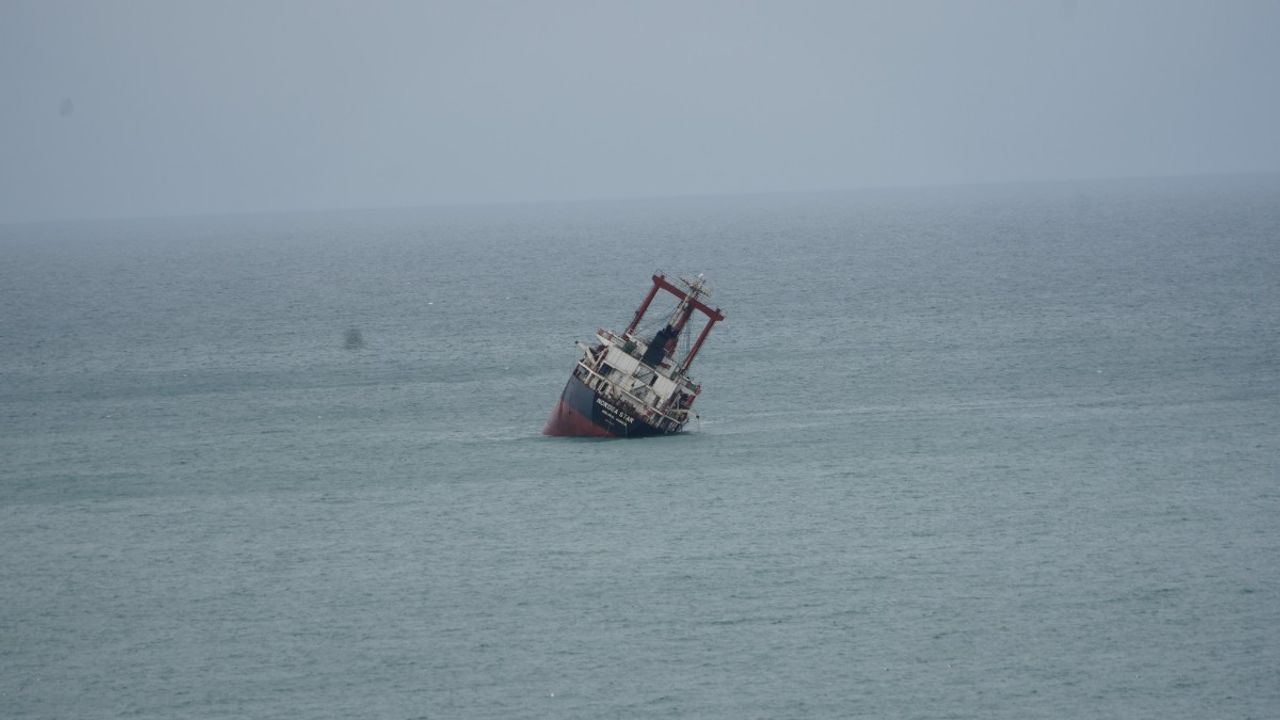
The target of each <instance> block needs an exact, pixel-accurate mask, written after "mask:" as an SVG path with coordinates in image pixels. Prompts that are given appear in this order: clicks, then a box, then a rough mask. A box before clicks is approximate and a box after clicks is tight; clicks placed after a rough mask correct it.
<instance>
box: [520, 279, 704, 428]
mask: <svg viewBox="0 0 1280 720" xmlns="http://www.w3.org/2000/svg"><path fill="white" fill-rule="evenodd" d="M679 282H680V285H676V284H674V283H672V282H671V281H669V280H667V278H666V276H665V275H662V274H658V275H654V276H653V287H652V288H650V289H649V294H648V295H647V296H645V299H644V302H642V303H641V304H640V307H639V308H638V309H637V310H636V313H635V317H634V318H632V320H631V324H630V325H628V326H627V329H626V330H624V331H623V333H622V334H621V335H615V334H613V333H612V332H609V331H608V330H597V331H596V338H597V339H598V340H599V343H598V344H596V345H595V346H594V347H588V346H587V345H584V344H583V343H578V346H579V347H581V348H582V351H583V352H582V358H581V359H580V360H578V364H577V366H576V367H574V369H573V375H571V376H570V377H569V382H568V384H566V385H565V386H564V392H562V393H561V394H560V400H559V402H557V403H556V408H555V410H554V411H552V413H551V418H550V419H549V420H548V421H547V425H546V427H545V428H543V429H542V432H543V433H544V434H547V435H558V436H572V437H645V436H649V435H670V434H673V433H678V432H680V430H681V429H683V428H684V426H685V423H687V422H688V421H689V418H690V417H694V415H693V409H692V408H693V401H694V400H695V399H697V397H698V394H699V393H701V392H702V386H701V385H697V384H695V383H694V382H693V379H692V378H690V377H689V366H690V365H691V364H692V363H693V359H694V357H696V356H697V354H698V351H699V350H701V349H702V343H703V341H705V340H706V339H707V334H708V333H710V332H711V328H712V326H713V325H715V324H716V323H717V322H720V321H721V320H724V315H722V314H721V313H720V308H715V309H712V308H711V307H710V306H708V305H706V304H705V303H703V302H702V299H703V298H706V297H709V296H710V294H711V290H710V289H709V288H708V287H707V284H706V282H705V281H704V280H703V278H702V276H701V275H699V276H698V277H696V278H694V279H692V280H690V279H688V278H684V277H681V278H679ZM659 290H665V291H667V292H669V293H671V294H672V295H674V296H676V297H677V298H679V303H677V305H676V308H675V310H673V311H672V313H671V315H670V317H669V319H668V320H667V322H666V324H665V325H663V327H662V328H661V329H660V330H658V331H657V332H656V333H654V334H653V335H652V337H647V338H646V337H641V336H639V335H637V334H636V328H637V327H638V326H639V325H640V321H641V320H642V319H644V315H645V312H646V311H647V310H648V309H649V304H650V303H651V302H653V298H654V296H655V295H657V294H658V291H659ZM695 310H696V311H698V312H700V313H702V314H703V315H705V316H706V318H707V322H706V325H704V326H703V327H702V332H700V333H699V334H698V339H697V341H696V342H694V343H693V345H692V347H690V348H689V351H688V352H687V353H685V354H684V356H683V357H677V354H676V346H677V345H678V344H679V342H680V338H681V333H684V334H685V336H686V337H687V336H688V335H690V332H689V330H690V329H689V326H688V323H689V318H690V317H691V316H692V315H693V312H694V311H695Z"/></svg>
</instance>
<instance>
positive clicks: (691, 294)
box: [623, 274, 724, 374]
mask: <svg viewBox="0 0 1280 720" xmlns="http://www.w3.org/2000/svg"><path fill="white" fill-rule="evenodd" d="M680 282H681V283H683V284H684V285H685V286H686V287H685V288H681V287H679V286H677V285H675V284H674V283H672V282H671V281H669V280H667V278H666V276H665V275H662V274H656V275H654V276H653V287H651V288H649V293H648V294H647V295H645V298H644V302H642V303H640V307H639V308H637V309H636V314H635V317H633V318H632V320H631V324H630V325H628V326H627V329H626V331H625V332H624V333H623V337H626V336H629V335H631V334H632V333H633V332H635V329H636V327H638V326H639V325H640V321H641V320H642V319H643V318H644V315H645V313H646V312H647V311H648V310H649V305H650V304H651V303H652V302H653V298H654V296H656V295H657V294H658V291H659V290H665V291H667V292H669V293H671V294H672V295H675V296H676V297H677V298H679V299H680V304H679V305H677V306H676V309H675V311H674V312H673V313H672V314H671V319H670V321H669V322H668V323H667V325H666V326H665V327H664V328H663V329H662V330H660V331H658V335H656V336H655V337H654V338H653V342H655V343H657V342H660V343H662V347H661V350H662V352H658V348H656V347H655V348H654V349H653V350H652V351H651V353H652V354H651V353H650V352H646V353H645V356H646V360H648V361H650V362H653V359H654V358H656V359H657V362H661V359H662V357H665V356H667V355H668V354H670V353H671V352H673V351H674V350H675V344H676V342H677V340H678V338H679V336H680V331H682V330H684V327H685V325H686V324H687V323H688V322H689V318H690V317H692V316H693V312H694V311H695V310H696V311H698V312H700V313H702V314H703V315H705V316H706V317H707V324H706V325H705V326H703V328H702V332H701V333H699V334H698V339H697V341H696V342H694V344H693V347H692V348H691V349H690V350H689V354H688V355H686V356H685V357H684V359H683V360H681V361H680V363H679V364H678V365H677V366H676V368H675V370H674V372H678V373H682V374H683V373H685V372H687V371H688V369H689V365H691V364H692V363H693V358H694V357H695V356H697V354H698V351H699V350H701V349H702V343H703V342H705V341H706V339H707V335H708V334H709V333H710V332H711V327H712V326H713V325H715V324H716V323H717V322H720V321H721V320H724V315H723V314H721V312H720V308H715V309H712V308H711V307H710V306H708V305H707V304H706V303H704V302H702V299H701V298H702V297H704V296H707V295H710V292H709V291H708V290H707V286H706V280H704V279H703V276H702V275H698V276H697V277H696V278H694V279H692V280H690V279H688V278H684V277H681V278H680Z"/></svg>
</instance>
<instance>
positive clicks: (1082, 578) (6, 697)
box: [0, 176, 1280, 719]
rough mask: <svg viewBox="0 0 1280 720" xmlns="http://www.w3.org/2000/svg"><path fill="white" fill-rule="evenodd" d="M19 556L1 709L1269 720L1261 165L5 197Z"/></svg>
mask: <svg viewBox="0 0 1280 720" xmlns="http://www.w3.org/2000/svg"><path fill="white" fill-rule="evenodd" d="M655 269H664V270H666V271H668V272H704V273H706V274H707V276H708V277H709V278H710V279H711V281H712V282H713V284H714V286H715V294H714V296H713V302H714V303H715V304H718V305H719V306H720V307H722V308H723V309H724V311H725V313H726V315H727V320H726V322H724V323H722V324H721V325H720V326H718V327H717V328H716V330H715V332H714V333H713V334H712V336H711V338H710V339H709V341H708V343H707V345H706V347H705V348H704V350H703V353H702V355H701V356H700V358H699V363H698V365H697V366H696V367H695V370H696V376H697V379H698V380H699V381H700V382H701V383H702V384H703V387H704V392H703V395H702V397H701V398H700V400H699V402H698V409H699V410H700V411H701V414H702V420H701V421H700V422H699V423H695V424H694V425H693V427H692V429H691V431H690V432H688V433H686V434H683V435H681V436H678V437H671V438H660V439H650V440H640V441H599V440H594V441H587V440H566V439H551V438H546V437H543V436H542V435H540V433H539V431H540V429H541V427H542V424H543V422H544V421H545V419H546V417H547V415H548V413H549V412H550V410H551V408H552V406H553V403H554V402H555V400H556V398H557V396H558V394H559V392H560V389H561V387H562V386H563V384H564V382H565V380H566V379H567V377H568V374H569V371H570V369H571V368H572V365H573V363H574V361H575V359H576V357H577V351H576V349H575V347H574V345H573V342H574V340H576V339H584V340H585V339H588V338H589V337H590V335H591V333H592V331H593V330H594V329H595V328H596V327H610V328H615V329H616V328H620V327H622V326H624V325H625V323H626V322H627V320H628V319H629V318H630V316H631V313H632V311H633V310H634V309H635V306H636V305H637V304H638V302H639V301H640V299H641V298H642V296H643V294H644V292H645V291H646V289H647V287H648V284H649V280H648V277H649V275H650V273H651V272H653V271H654V270H655ZM0 543H2V547H3V554H2V555H0V715H2V716H4V717H8V718H122V717H128V718H351V717H362V718H406V719H407V718H542V717H548V718H629V717H637V718H639V717H687V718H725V719H729V718H733V719H737V718H814V717H842V718H843V717H867V718H1036V717H1045V718H1064V717H1094V718H1119V717H1124V718H1197V719H1200V718H1268V717H1269V718H1275V717H1280V178H1278V177H1275V176H1256V177H1228V178H1198V179H1183V180H1159V181H1157V180H1145V181H1139V180H1134V181H1117V182H1105V183H1100V182H1095V183H1064V184H1050V185H1031V186H1022V187H1000V186H996V187H980V188H950V189H947V188H942V189H927V190H922V189H914V190H882V191H863V192H852V193H840V194H821V195H780V196H753V197H734V198H692V199H669V200H643V201H616V202H606V201H600V202H592V203H582V204H566V205H541V206H537V205H535V206H507V207H472V208H452V209H424V210H380V211H367V212H346V213H332V214H306V215H272V216H252V217H204V218H183V219H166V220H137V221H102V222H84V223H66V224H37V225H8V226H0Z"/></svg>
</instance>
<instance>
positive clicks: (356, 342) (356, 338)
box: [342, 328, 364, 350]
mask: <svg viewBox="0 0 1280 720" xmlns="http://www.w3.org/2000/svg"><path fill="white" fill-rule="evenodd" d="M342 347H344V348H346V349H348V350H359V349H360V348H362V347H364V336H363V335H361V334H360V331H359V330H358V329H356V328H351V329H350V330H348V331H347V332H346V333H344V334H343V336H342Z"/></svg>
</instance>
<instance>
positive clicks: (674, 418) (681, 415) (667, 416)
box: [578, 360, 690, 425]
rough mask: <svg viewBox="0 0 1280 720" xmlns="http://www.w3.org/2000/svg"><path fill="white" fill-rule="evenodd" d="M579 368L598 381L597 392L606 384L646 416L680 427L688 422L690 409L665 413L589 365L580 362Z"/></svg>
mask: <svg viewBox="0 0 1280 720" xmlns="http://www.w3.org/2000/svg"><path fill="white" fill-rule="evenodd" d="M578 367H580V368H582V370H583V371H584V372H586V373H587V375H588V376H589V377H591V378H592V379H594V380H596V381H597V382H596V383H595V389H596V390H599V386H600V384H601V383H603V384H606V385H608V386H609V387H610V388H611V389H612V390H614V391H616V393H617V394H619V395H622V396H623V397H624V398H626V399H628V400H630V401H631V402H632V403H634V404H635V406H636V408H639V409H643V410H644V412H645V414H646V415H648V414H652V415H653V416H656V417H657V418H660V422H661V421H668V422H671V423H673V424H675V425H679V424H681V423H683V422H686V421H687V420H688V419H689V413H690V410H689V408H674V409H671V408H669V409H668V410H667V411H666V412H663V411H661V410H659V409H658V408H657V406H655V405H653V404H652V403H650V402H649V401H647V400H644V399H642V398H641V397H639V396H638V395H636V394H634V393H632V392H631V391H630V390H627V389H626V388H624V387H622V386H621V385H619V384H618V383H615V382H613V381H612V380H610V379H609V378H607V377H605V376H604V375H601V374H600V373H598V372H596V371H595V370H594V369H592V368H591V366H590V365H587V364H586V363H585V362H583V361H581V360H579V361H578Z"/></svg>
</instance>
